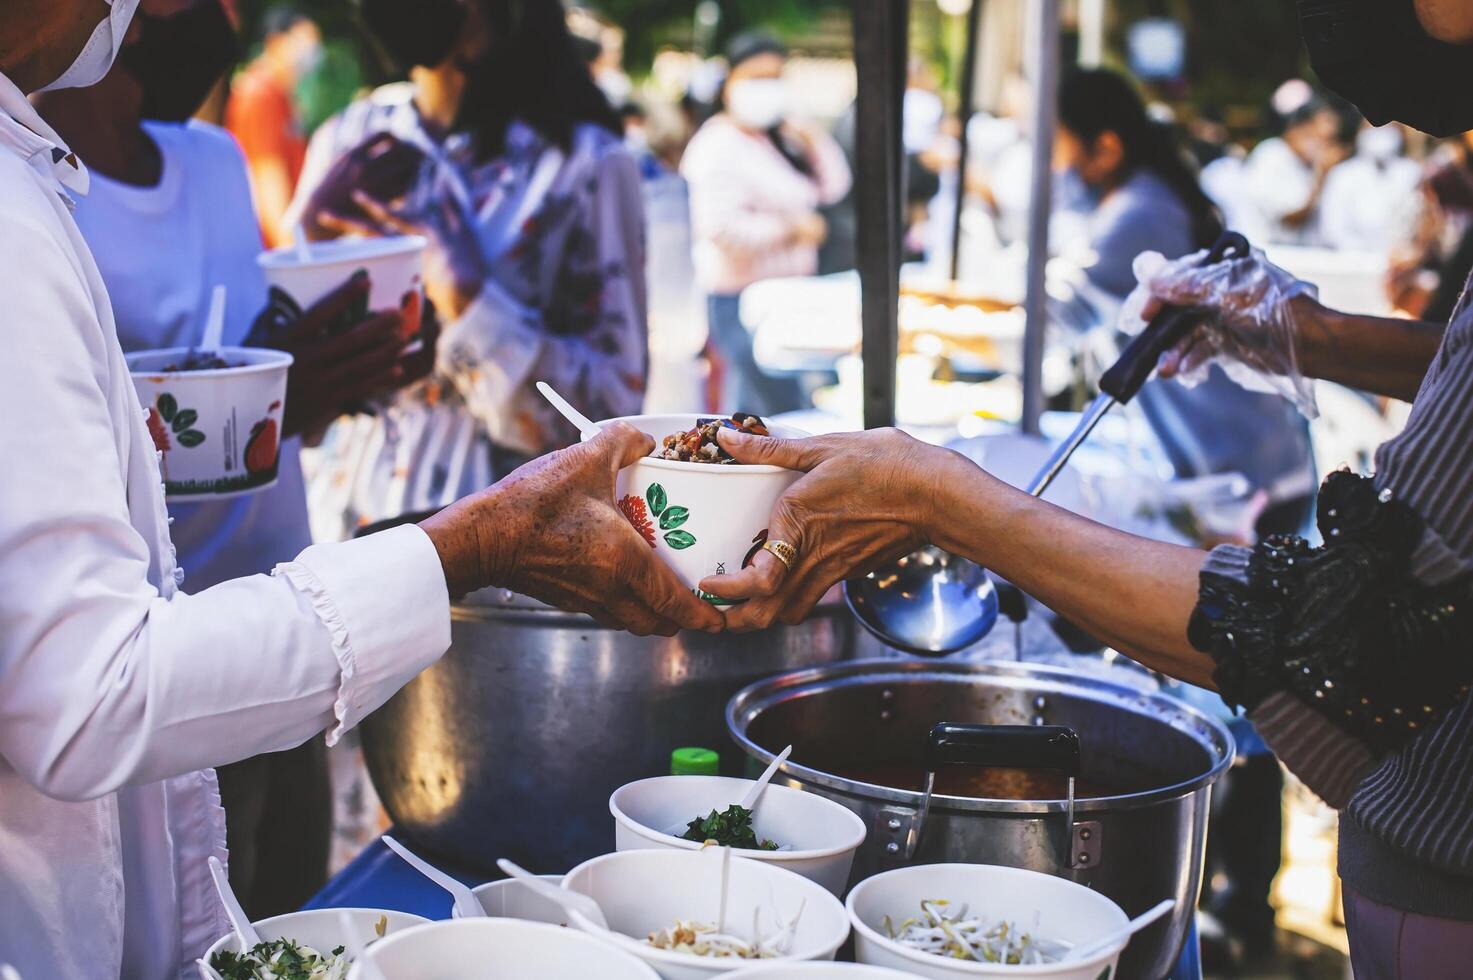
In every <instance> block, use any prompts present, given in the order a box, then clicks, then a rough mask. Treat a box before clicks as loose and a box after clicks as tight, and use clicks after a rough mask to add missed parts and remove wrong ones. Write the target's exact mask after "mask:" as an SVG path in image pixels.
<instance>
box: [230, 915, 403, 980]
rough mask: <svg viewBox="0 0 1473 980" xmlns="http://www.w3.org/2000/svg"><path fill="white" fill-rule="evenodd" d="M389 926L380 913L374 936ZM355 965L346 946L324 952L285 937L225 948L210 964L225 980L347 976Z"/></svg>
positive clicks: (325, 979) (339, 979)
mask: <svg viewBox="0 0 1473 980" xmlns="http://www.w3.org/2000/svg"><path fill="white" fill-rule="evenodd" d="M388 927H389V920H388V917H387V916H382V915H381V916H379V920H378V922H376V923H374V927H373V931H374V938H375V939H382V938H383V936H384V933H385V932H387V931H388ZM352 965H353V961H352V960H351V959H349V958H348V956H347V953H346V948H345V947H343V946H337V947H334V948H333V949H331V950H329V951H328V952H326V953H322V952H319V951H317V950H316V949H313V948H312V947H311V946H308V945H305V944H303V943H299V942H297V941H296V940H295V939H284V938H278V939H270V940H267V941H265V942H260V943H257V944H256V945H255V946H252V947H251V949H250V951H249V952H245V953H236V952H233V951H232V950H228V949H222V950H220V952H218V953H216V954H215V955H214V956H211V957H210V967H211V968H212V969H213V970H214V971H215V972H216V973H218V974H220V976H221V978H222V980H345V978H346V977H347V975H348V968H349V967H350V966H352Z"/></svg>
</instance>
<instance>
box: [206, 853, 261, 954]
mask: <svg viewBox="0 0 1473 980" xmlns="http://www.w3.org/2000/svg"><path fill="white" fill-rule="evenodd" d="M208 863H209V866H210V877H211V878H213V879H214V880H215V891H216V892H217V893H219V895H220V904H221V905H222V906H223V907H224V908H225V917H226V918H227V919H229V920H230V928H231V929H233V930H235V938H236V940H238V941H239V942H240V950H241V952H243V953H248V952H250V951H251V950H252V949H255V948H256V947H257V946H259V945H261V937H260V936H259V935H257V933H256V927H255V926H253V925H251V920H250V917H249V916H248V915H246V914H245V909H243V908H241V907H240V899H238V898H236V897H235V892H234V890H232V889H231V887H230V879H229V878H227V877H226V876H225V866H224V865H223V864H221V863H220V859H219V858H217V857H215V856H214V855H213V854H211V855H210V860H209V862H208Z"/></svg>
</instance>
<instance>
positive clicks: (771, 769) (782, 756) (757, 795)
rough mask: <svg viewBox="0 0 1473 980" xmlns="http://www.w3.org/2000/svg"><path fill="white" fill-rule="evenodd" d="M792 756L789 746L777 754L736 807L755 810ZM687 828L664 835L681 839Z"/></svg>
mask: <svg viewBox="0 0 1473 980" xmlns="http://www.w3.org/2000/svg"><path fill="white" fill-rule="evenodd" d="M792 754H793V747H792V746H791V745H789V746H788V747H787V748H785V749H783V750H782V751H781V752H779V753H778V754H777V758H775V759H773V760H772V761H771V762H770V763H768V764H767V768H766V769H764V770H763V771H762V775H760V776H758V777H757V781H756V782H755V783H753V784H752V788H751V789H749V790H747V795H746V796H744V797H742V801H741V802H740V803H738V804H737V806H739V807H741V808H742V809H743V810H748V811H751V810H755V809H757V801H758V800H760V799H761V798H762V791H763V790H765V789H766V788H767V784H768V783H770V782H772V777H773V776H775V775H777V770H778V768H779V767H780V766H781V765H782V764H783V763H784V762H787V761H788V756H790V755H792ZM689 826H690V823H689V821H687V822H686V823H683V824H680V825H679V826H676V827H671V828H670V829H669V830H667V831H665V835H666V836H667V837H682V838H683V837H684V836H685V832H686V829H687V828H688V827H689Z"/></svg>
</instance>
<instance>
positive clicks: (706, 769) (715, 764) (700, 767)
mask: <svg viewBox="0 0 1473 980" xmlns="http://www.w3.org/2000/svg"><path fill="white" fill-rule="evenodd" d="M720 770H721V756H719V755H717V754H716V753H715V752H712V751H711V750H710V749H700V748H694V747H691V748H683V749H676V750H675V751H674V752H671V753H670V775H672V776H715V775H716V774H717V773H718V772H720Z"/></svg>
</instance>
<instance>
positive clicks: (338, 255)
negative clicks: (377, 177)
mask: <svg viewBox="0 0 1473 980" xmlns="http://www.w3.org/2000/svg"><path fill="white" fill-rule="evenodd" d="M426 244H427V243H426V242H425V240H424V239H423V238H421V237H420V236H418V235H390V236H387V237H384V238H339V239H335V240H333V241H328V242H314V243H312V245H311V247H310V249H309V254H310V256H311V257H310V258H309V259H308V260H306V261H303V260H302V256H301V253H300V252H298V251H297V249H296V248H295V247H294V246H288V247H286V248H277V249H272V250H271V251H269V252H262V253H261V254H260V255H258V256H257V257H256V264H257V265H259V266H260V267H261V271H262V272H263V273H265V275H266V284H267V285H268V286H271V287H273V288H275V289H279V290H281V291H282V292H283V293H285V294H286V295H287V296H289V297H291V299H292V301H293V302H295V303H296V304H297V306H298V308H300V309H303V310H305V309H307V307H309V306H311V305H312V304H313V303H315V302H317V301H318V300H320V299H322V297H324V296H326V295H327V294H328V293H330V292H332V291H333V290H334V289H337V288H338V287H339V286H341V285H342V284H343V283H344V282H346V281H347V280H348V278H349V277H350V276H352V275H353V274H354V273H355V272H357V271H358V270H359V269H363V270H365V271H367V273H368V308H369V309H370V310H396V309H399V308H401V307H402V306H403V305H404V303H405V297H406V294H408V293H411V292H417V291H419V290H421V289H423V280H424V250H425V245H426Z"/></svg>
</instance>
